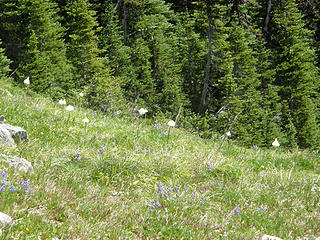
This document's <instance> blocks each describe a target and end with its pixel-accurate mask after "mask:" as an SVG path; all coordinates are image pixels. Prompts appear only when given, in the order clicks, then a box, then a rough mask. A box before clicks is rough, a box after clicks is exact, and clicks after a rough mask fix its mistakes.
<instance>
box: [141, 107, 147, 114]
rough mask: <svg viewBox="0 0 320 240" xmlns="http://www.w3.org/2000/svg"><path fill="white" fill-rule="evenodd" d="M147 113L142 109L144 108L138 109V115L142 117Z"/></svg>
mask: <svg viewBox="0 0 320 240" xmlns="http://www.w3.org/2000/svg"><path fill="white" fill-rule="evenodd" d="M147 112H148V110H147V109H144V108H140V109H139V114H140V115H144V114H146V113H147Z"/></svg>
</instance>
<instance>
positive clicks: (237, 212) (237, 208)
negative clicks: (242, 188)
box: [233, 205, 240, 216]
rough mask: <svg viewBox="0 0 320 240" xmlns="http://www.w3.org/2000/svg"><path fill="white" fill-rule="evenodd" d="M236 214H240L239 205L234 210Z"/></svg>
mask: <svg viewBox="0 0 320 240" xmlns="http://www.w3.org/2000/svg"><path fill="white" fill-rule="evenodd" d="M233 211H234V214H236V215H238V216H239V214H240V207H239V206H238V205H236V207H235V208H234V210H233Z"/></svg>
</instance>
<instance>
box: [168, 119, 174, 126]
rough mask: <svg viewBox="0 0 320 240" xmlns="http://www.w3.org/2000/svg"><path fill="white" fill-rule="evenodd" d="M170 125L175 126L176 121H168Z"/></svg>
mask: <svg viewBox="0 0 320 240" xmlns="http://www.w3.org/2000/svg"><path fill="white" fill-rule="evenodd" d="M168 125H169V126H170V127H174V126H176V123H175V122H174V121H172V120H170V121H169V122H168Z"/></svg>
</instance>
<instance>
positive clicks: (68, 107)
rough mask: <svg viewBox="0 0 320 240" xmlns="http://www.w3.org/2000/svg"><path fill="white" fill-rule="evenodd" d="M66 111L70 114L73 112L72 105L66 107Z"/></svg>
mask: <svg viewBox="0 0 320 240" xmlns="http://www.w3.org/2000/svg"><path fill="white" fill-rule="evenodd" d="M66 110H67V111H69V112H71V111H73V110H74V107H73V106H72V105H68V106H67V107H66Z"/></svg>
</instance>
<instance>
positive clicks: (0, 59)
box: [0, 40, 11, 80]
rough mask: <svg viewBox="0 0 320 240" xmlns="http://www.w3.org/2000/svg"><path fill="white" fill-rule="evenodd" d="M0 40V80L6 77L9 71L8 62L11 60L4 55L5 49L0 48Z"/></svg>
mask: <svg viewBox="0 0 320 240" xmlns="http://www.w3.org/2000/svg"><path fill="white" fill-rule="evenodd" d="M1 44H2V42H1V40H0V80H2V79H3V78H5V77H8V73H9V72H10V67H9V65H10V63H11V61H10V60H9V59H8V58H7V57H6V55H5V51H4V49H3V48H1Z"/></svg>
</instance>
